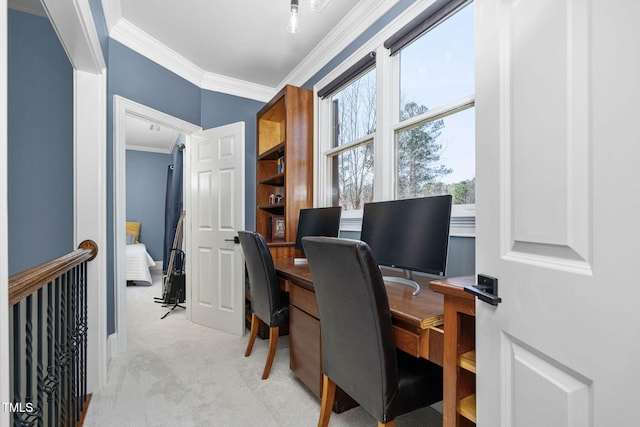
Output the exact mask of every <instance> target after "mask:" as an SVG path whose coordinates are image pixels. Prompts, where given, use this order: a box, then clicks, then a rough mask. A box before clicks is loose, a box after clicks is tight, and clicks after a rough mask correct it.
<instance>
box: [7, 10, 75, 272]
mask: <svg viewBox="0 0 640 427" xmlns="http://www.w3.org/2000/svg"><path fill="white" fill-rule="evenodd" d="M8 63H9V64H8V65H9V66H8V91H7V96H8V117H7V118H8V142H9V143H8V150H7V158H8V162H7V163H8V170H7V176H8V205H9V209H8V216H9V227H8V228H9V254H8V255H9V274H14V273H18V272H20V271H22V270H24V269H26V268H29V267H32V266H34V265H37V264H40V263H41V262H45V261H48V260H50V259H53V258H56V257H58V256H61V255H64V254H66V253H68V252H71V251H72V250H74V249H75V248H74V247H73V215H74V211H73V69H72V67H71V64H70V62H69V60H68V59H67V55H66V53H65V52H64V50H63V48H62V45H61V44H60V42H59V40H58V37H57V35H56V33H55V32H54V30H53V27H52V26H51V24H50V22H49V20H48V19H46V18H41V17H38V16H33V15H29V14H26V13H22V12H18V11H15V10H12V9H9V11H8ZM3 90H4V89H3Z"/></svg>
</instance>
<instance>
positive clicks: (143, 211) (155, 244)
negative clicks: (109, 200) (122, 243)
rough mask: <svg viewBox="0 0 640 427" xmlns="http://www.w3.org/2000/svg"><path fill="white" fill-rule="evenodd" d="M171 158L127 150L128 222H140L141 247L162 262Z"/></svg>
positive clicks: (159, 154) (169, 155)
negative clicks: (166, 195) (142, 244)
mask: <svg viewBox="0 0 640 427" xmlns="http://www.w3.org/2000/svg"><path fill="white" fill-rule="evenodd" d="M172 159H173V158H172V156H171V154H161V153H148V152H144V151H134V150H127V221H139V222H140V223H141V224H142V226H141V228H140V243H144V244H145V246H146V247H147V252H149V254H150V255H151V257H152V258H153V259H154V260H155V261H161V260H162V246H163V239H164V205H165V192H166V187H167V168H168V166H169V165H170V164H171V162H172Z"/></svg>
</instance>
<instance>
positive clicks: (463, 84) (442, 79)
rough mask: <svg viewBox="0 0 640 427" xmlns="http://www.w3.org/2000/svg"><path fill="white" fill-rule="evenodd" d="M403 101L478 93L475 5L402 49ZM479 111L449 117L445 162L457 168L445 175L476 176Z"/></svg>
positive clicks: (450, 178) (441, 101)
mask: <svg viewBox="0 0 640 427" xmlns="http://www.w3.org/2000/svg"><path fill="white" fill-rule="evenodd" d="M400 55H401V57H400V61H401V65H400V68H401V72H400V79H401V97H402V101H404V102H408V101H415V102H416V103H418V104H422V105H426V106H427V107H428V108H429V109H434V108H437V107H439V106H442V105H446V104H450V103H452V102H454V101H457V100H459V99H461V98H464V97H467V96H469V95H473V93H474V91H475V89H474V69H475V66H474V61H475V55H474V5H473V3H471V4H469V5H468V6H466V7H465V8H464V9H462V10H461V11H460V12H458V13H456V14H455V15H454V16H452V17H451V18H449V19H447V20H446V21H444V22H443V23H441V24H440V25H438V26H437V27H435V28H434V29H432V30H431V31H429V32H428V33H427V34H425V35H423V36H422V37H421V38H419V39H418V40H416V41H414V42H413V43H412V44H411V45H409V46H407V47H405V48H404V49H403V50H402V51H401V53H400ZM474 116H475V110H474V109H469V110H465V111H463V112H461V113H457V114H456V115H453V116H449V117H446V118H445V119H444V122H445V127H444V129H443V130H442V135H441V136H440V138H439V139H438V142H439V143H440V144H442V145H443V151H442V154H441V158H440V160H441V162H442V163H444V164H445V165H446V166H447V167H450V168H452V169H453V172H452V173H451V174H449V175H447V176H445V177H443V178H442V181H443V182H446V183H452V182H459V181H461V180H465V179H470V178H473V177H474V176H475V117H474Z"/></svg>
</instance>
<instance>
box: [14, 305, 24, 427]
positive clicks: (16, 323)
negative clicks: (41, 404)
mask: <svg viewBox="0 0 640 427" xmlns="http://www.w3.org/2000/svg"><path fill="white" fill-rule="evenodd" d="M21 359H22V358H21V355H20V303H18V304H16V305H14V306H13V403H14V404H17V403H18V402H20V394H21V393H20V364H21ZM13 425H14V426H16V427H19V426H20V419H19V417H18V416H17V415H16V414H15V413H14V414H13Z"/></svg>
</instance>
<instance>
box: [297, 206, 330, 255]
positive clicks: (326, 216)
mask: <svg viewBox="0 0 640 427" xmlns="http://www.w3.org/2000/svg"><path fill="white" fill-rule="evenodd" d="M341 213H342V208H341V207H340V206H337V207H331V208H310V209H300V217H299V219H298V233H297V235H296V245H295V248H296V249H302V238H303V237H305V236H325V237H338V233H339V231H340V215H341Z"/></svg>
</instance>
